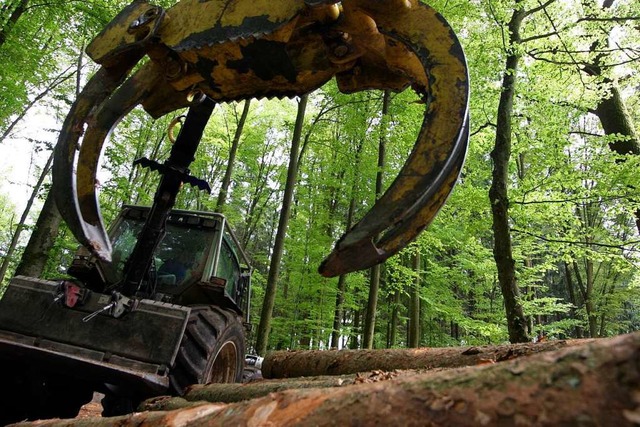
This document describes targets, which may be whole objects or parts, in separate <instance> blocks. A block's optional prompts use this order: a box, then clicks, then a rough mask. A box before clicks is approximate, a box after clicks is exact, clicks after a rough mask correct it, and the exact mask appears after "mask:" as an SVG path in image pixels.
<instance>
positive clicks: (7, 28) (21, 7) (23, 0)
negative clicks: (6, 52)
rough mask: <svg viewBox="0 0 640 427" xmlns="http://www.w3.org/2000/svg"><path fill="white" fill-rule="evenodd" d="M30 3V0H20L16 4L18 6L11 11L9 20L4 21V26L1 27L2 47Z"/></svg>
mask: <svg viewBox="0 0 640 427" xmlns="http://www.w3.org/2000/svg"><path fill="white" fill-rule="evenodd" d="M28 4H29V0H20V3H18V5H17V6H16V8H15V9H14V10H13V12H11V15H10V16H9V19H8V20H7V22H3V23H1V24H2V27H0V47H2V45H3V44H4V42H6V41H7V37H8V35H9V33H10V32H11V30H12V29H13V27H14V26H15V25H16V22H18V20H19V19H20V18H21V17H22V14H23V13H24V12H25V10H27V5H28Z"/></svg>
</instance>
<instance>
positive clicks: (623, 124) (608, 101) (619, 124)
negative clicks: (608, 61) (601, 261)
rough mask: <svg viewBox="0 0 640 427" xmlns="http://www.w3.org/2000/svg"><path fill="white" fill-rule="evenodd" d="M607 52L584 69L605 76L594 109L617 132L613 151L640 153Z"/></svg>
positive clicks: (608, 2)
mask: <svg viewBox="0 0 640 427" xmlns="http://www.w3.org/2000/svg"><path fill="white" fill-rule="evenodd" d="M613 3H614V0H605V1H604V2H603V3H602V9H604V10H606V9H610V8H611V7H612V6H613ZM589 6H592V7H597V5H596V4H595V3H594V2H589ZM599 46H600V42H597V43H594V44H593V45H592V46H591V51H592V52H594V53H595V52H596V51H597V49H598V47H599ZM603 59H604V54H602V53H600V54H597V55H596V57H595V59H594V62H593V63H592V64H589V65H587V66H586V67H584V69H583V70H584V72H586V73H587V74H589V75H591V76H597V77H601V78H602V83H601V85H600V89H601V93H603V94H604V95H603V96H602V98H600V99H599V100H598V104H597V106H596V108H595V109H594V110H591V112H592V113H593V114H595V115H596V116H597V117H598V119H600V124H601V125H602V129H603V130H604V133H605V134H606V135H614V136H616V137H617V139H616V140H615V141H613V142H611V143H609V148H611V150H612V151H614V152H616V153H617V154H620V155H621V156H625V155H628V154H633V155H636V156H638V155H640V138H639V137H638V134H637V133H636V130H635V127H634V126H633V121H632V119H631V115H630V114H629V110H627V107H626V105H625V103H624V100H623V99H622V95H621V94H620V89H619V88H618V83H617V82H616V81H614V80H612V79H610V78H609V77H605V76H603V75H602V61H603ZM635 217H636V228H637V229H638V232H639V233H640V209H638V210H636V211H635Z"/></svg>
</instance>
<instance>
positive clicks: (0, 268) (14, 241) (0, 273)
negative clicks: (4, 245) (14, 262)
mask: <svg viewBox="0 0 640 427" xmlns="http://www.w3.org/2000/svg"><path fill="white" fill-rule="evenodd" d="M52 162H53V152H51V155H50V156H49V159H48V160H47V163H46V164H45V166H44V168H42V172H41V173H40V177H39V178H38V182H36V185H35V186H34V187H33V191H32V192H31V197H29V200H28V201H27V205H26V206H25V208H24V211H23V212H22V216H21V217H20V222H18V225H17V226H16V231H15V232H14V233H13V237H12V238H11V243H9V248H8V249H7V254H6V255H5V257H4V259H3V260H2V265H0V283H2V282H3V281H4V276H5V274H6V273H7V268H9V261H11V257H13V253H14V251H15V250H16V246H17V245H18V240H19V239H20V235H21V234H22V230H23V229H24V225H25V222H26V220H27V217H28V216H29V212H31V207H32V206H33V202H34V201H35V200H36V198H37V197H38V192H39V191H40V187H42V183H44V180H45V178H46V177H47V175H48V174H49V171H50V170H51V163H52ZM21 264H22V261H21ZM43 267H44V266H43ZM36 277H37V276H36Z"/></svg>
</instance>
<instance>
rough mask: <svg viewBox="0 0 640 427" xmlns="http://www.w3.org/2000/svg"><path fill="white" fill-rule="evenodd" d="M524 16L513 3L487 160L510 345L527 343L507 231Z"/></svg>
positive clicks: (496, 255) (495, 251) (495, 253)
mask: <svg viewBox="0 0 640 427" xmlns="http://www.w3.org/2000/svg"><path fill="white" fill-rule="evenodd" d="M525 16H526V14H525V12H524V11H523V9H522V0H517V1H516V9H515V10H514V12H513V16H512V17H511V21H510V22H509V34H510V37H509V41H510V43H509V51H508V55H507V62H506V68H505V72H504V76H503V80H502V92H501V94H500V103H499V105H498V121H497V126H496V142H495V147H494V149H493V151H492V152H491V158H492V159H493V180H492V183H491V188H490V189H489V200H490V201H491V211H492V214H493V215H492V218H493V227H492V228H493V237H494V247H493V257H494V259H495V261H496V267H497V269H498V281H499V283H500V288H501V290H502V296H503V298H504V305H505V311H506V315H507V328H508V330H509V340H510V341H511V342H512V343H516V342H526V341H528V337H527V331H526V325H527V322H526V319H525V317H524V313H523V310H522V305H521V304H520V302H519V301H518V298H519V296H520V291H519V289H518V284H517V282H516V269H515V260H514V259H513V250H512V245H511V233H510V228H509V196H508V190H507V189H508V182H509V160H510V158H511V139H512V136H511V133H512V130H511V115H512V113H513V100H514V97H515V86H516V75H517V71H518V63H519V62H520V58H521V55H520V54H519V53H518V52H517V46H518V44H519V43H520V26H521V24H522V21H523V19H524V18H525Z"/></svg>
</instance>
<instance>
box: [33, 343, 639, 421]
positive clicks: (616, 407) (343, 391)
mask: <svg viewBox="0 0 640 427" xmlns="http://www.w3.org/2000/svg"><path fill="white" fill-rule="evenodd" d="M552 343H553V346H552V345H551V344H552ZM543 344H544V346H543ZM545 346H547V347H545ZM554 346H555V347H554ZM526 348H529V350H524V349H526ZM407 351H408V352H410V351H412V350H407ZM434 351H441V352H443V353H442V354H445V353H447V352H451V353H450V354H449V359H450V360H455V359H456V357H455V354H454V353H455V352H456V351H457V352H458V354H459V357H458V360H465V359H466V358H469V359H468V360H469V361H472V362H471V363H467V364H468V365H471V366H466V367H454V366H461V365H462V364H461V363H458V364H457V365H456V363H453V362H450V361H449V362H447V361H444V362H443V364H442V365H439V364H436V363H435V362H429V363H428V364H426V365H424V364H423V365H419V366H412V367H409V368H406V367H404V369H396V367H394V368H389V367H386V368H384V369H379V368H374V370H370V369H362V370H363V371H364V370H369V372H366V373H365V372H360V373H357V374H354V373H346V372H345V371H342V370H341V369H342V368H341V369H337V366H338V364H336V362H335V360H336V359H335V358H336V357H343V355H340V354H335V355H334V356H333V357H334V359H333V362H320V359H321V358H323V357H324V354H323V356H320V355H318V354H313V355H307V356H305V357H306V358H308V359H309V360H313V361H315V362H309V363H311V365H313V364H314V363H315V366H317V368H318V371H314V373H320V374H321V375H320V376H317V377H315V376H314V377H312V378H286V379H267V380H260V381H256V382H251V383H247V384H242V385H224V384H223V385H220V384H218V385H214V384H211V385H205V386H193V387H192V388H191V389H190V390H189V392H188V393H187V394H186V395H185V396H184V397H183V398H170V397H166V398H156V399H152V400H150V401H147V402H145V403H143V405H142V407H141V408H140V409H141V412H137V413H134V414H131V415H127V416H121V417H113V418H87V419H77V420H46V421H36V422H33V423H23V424H21V425H25V426H26V425H33V426H52V427H53V426H55V427H62V426H105V427H106V426H114V427H115V426H139V425H145V426H175V425H181V426H182V425H206V426H217V425H221V426H243V425H244V426H281V425H287V426H289V425H292V426H293V425H301V426H308V425H313V426H316V425H317V426H324V425H367V426H368V425H403V426H405V425H407V426H408V425H420V426H446V425H456V426H472V425H473V426H477V425H480V426H482V425H535V426H543V425H548V426H556V425H593V426H599V425H601V426H609V425H616V426H638V425H640V333H636V334H630V335H624V336H620V337H615V338H610V339H600V340H589V341H583V342H580V341H571V342H550V343H540V344H530V345H522V346H507V347H498V348H493V349H491V348H490V347H486V348H485V347H478V348H464V349H439V350H435V349H431V350H424V349H423V350H416V353H415V354H414V356H413V359H418V358H420V357H421V356H420V353H421V352H422V353H425V354H426V353H429V352H434ZM323 353H326V354H327V355H329V353H341V352H323ZM359 353H362V354H364V352H359ZM531 353H536V354H531ZM345 354H346V353H345ZM491 354H493V356H491ZM526 354H528V355H526ZM275 356H278V358H275ZM301 356H304V354H301ZM463 356H464V357H463ZM281 357H282V358H285V359H290V358H291V357H299V356H298V355H295V354H294V353H291V354H288V355H286V354H285V353H282V354H274V358H272V360H271V361H270V362H267V360H265V366H264V368H265V375H268V376H273V375H274V372H276V371H278V369H280V368H277V369H276V366H280V365H278V364H277V363H276V359H277V360H282V358H281ZM351 357H360V354H358V355H357V356H351ZM384 357H385V358H389V357H390V356H389V355H388V354H387V355H386V356H384ZM369 358H370V359H375V357H373V356H371V355H370V356H369ZM409 359H412V358H411V357H409V358H408V359H407V360H409ZM278 363H280V362H278ZM359 363H360V362H359ZM422 363H424V362H422ZM451 363H453V365H451ZM270 364H271V365H270ZM339 365H342V363H339ZM355 366H358V365H357V364H356V365H355ZM433 367H438V368H437V369H433ZM429 368H431V369H429ZM304 370H305V372H308V371H309V366H307V367H306V368H305V369H304ZM283 372H285V371H283ZM290 372H293V371H290ZM327 373H331V374H341V375H338V376H327V375H326V374H327ZM245 399H246V400H245ZM225 401H227V402H234V403H225Z"/></svg>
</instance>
